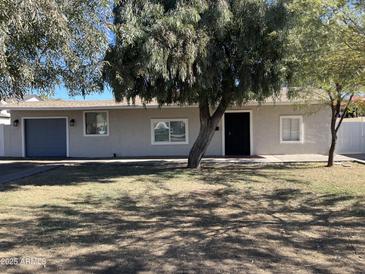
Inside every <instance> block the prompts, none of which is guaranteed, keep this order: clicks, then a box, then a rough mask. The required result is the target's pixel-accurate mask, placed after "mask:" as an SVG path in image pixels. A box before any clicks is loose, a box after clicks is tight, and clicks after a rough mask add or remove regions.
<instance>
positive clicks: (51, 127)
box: [25, 118, 67, 157]
mask: <svg viewBox="0 0 365 274" xmlns="http://www.w3.org/2000/svg"><path fill="white" fill-rule="evenodd" d="M66 126H67V124H66V119H63V118H54V119H26V120H25V150H26V156H27V157H66V156H67V133H66Z"/></svg>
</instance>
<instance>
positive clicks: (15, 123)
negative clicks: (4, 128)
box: [13, 119, 19, 127]
mask: <svg viewBox="0 0 365 274" xmlns="http://www.w3.org/2000/svg"><path fill="white" fill-rule="evenodd" d="M13 126H14V127H18V126H19V120H18V119H16V120H14V121H13Z"/></svg>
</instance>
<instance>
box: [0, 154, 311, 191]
mask: <svg viewBox="0 0 365 274" xmlns="http://www.w3.org/2000/svg"><path fill="white" fill-rule="evenodd" d="M185 166H186V165H185V163H174V162H165V161H149V162H136V163H78V164H72V165H65V166H63V167H59V168H57V169H54V170H51V171H48V172H46V173H43V174H39V175H35V176H32V177H28V178H25V179H22V180H18V181H15V182H11V183H7V184H3V185H0V192H1V191H11V190H16V189H17V188H20V187H22V186H27V185H28V186H29V185H34V186H67V185H78V184H83V183H89V182H93V183H103V184H107V183H114V182H115V181H116V180H117V179H118V178H123V177H125V178H127V177H134V180H135V181H138V182H147V181H148V182H151V183H154V184H157V185H159V186H160V187H163V185H164V183H165V182H166V181H168V180H172V179H175V178H178V177H179V176H195V179H199V180H200V181H201V182H204V183H205V184H214V185H216V184H222V185H225V186H229V185H230V183H231V182H234V181H241V182H243V183H245V184H249V183H260V182H262V180H261V179H265V178H266V179H270V180H282V178H281V177H280V174H277V175H276V173H277V172H279V171H282V170H290V169H299V170H301V169H303V170H304V169H309V168H312V169H315V168H316V167H308V166H307V165H295V164H289V165H288V164H285V165H283V164H260V163H258V164H244V163H243V164H242V163H229V164H221V163H215V164H214V163H209V162H208V163H205V164H204V166H203V168H202V170H190V169H187V168H186V167H185ZM285 181H286V182H288V183H293V184H302V185H306V184H308V182H307V181H306V180H303V179H300V178H294V177H290V178H289V177H288V178H285Z"/></svg>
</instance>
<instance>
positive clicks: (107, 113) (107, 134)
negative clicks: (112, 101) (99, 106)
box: [82, 110, 110, 137]
mask: <svg viewBox="0 0 365 274" xmlns="http://www.w3.org/2000/svg"><path fill="white" fill-rule="evenodd" d="M86 113H106V124H107V133H106V134H87V133H86ZM82 118H83V119H82V120H83V123H82V124H83V131H84V137H108V136H109V132H110V128H109V111H107V110H88V111H84V112H83V113H82Z"/></svg>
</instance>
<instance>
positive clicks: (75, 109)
mask: <svg viewBox="0 0 365 274" xmlns="http://www.w3.org/2000/svg"><path fill="white" fill-rule="evenodd" d="M304 104H311V105H321V104H323V102H318V101H317V102H316V101H313V102H310V103H308V102H263V103H247V104H244V105H242V106H237V107H245V106H249V107H252V106H276V105H277V106H290V105H304ZM187 107H188V108H196V107H198V105H195V104H194V105H183V106H179V105H165V106H159V105H147V106H142V105H139V106H136V105H124V106H118V105H115V106H84V107H82V106H80V107H29V106H25V107H23V106H7V107H6V106H0V110H17V111H56V110H57V111H64V110H69V111H72V110H74V111H79V110H113V109H158V108H187ZM237 107H236V108H237Z"/></svg>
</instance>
